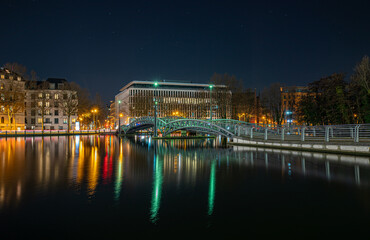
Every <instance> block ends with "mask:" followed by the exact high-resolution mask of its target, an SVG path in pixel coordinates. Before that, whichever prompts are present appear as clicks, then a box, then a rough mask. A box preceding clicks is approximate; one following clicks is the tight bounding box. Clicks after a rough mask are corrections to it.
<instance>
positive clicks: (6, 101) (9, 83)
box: [0, 80, 25, 130]
mask: <svg viewBox="0 0 370 240" xmlns="http://www.w3.org/2000/svg"><path fill="white" fill-rule="evenodd" d="M23 84H24V83H23V82H18V81H15V80H6V84H5V86H4V88H3V89H2V90H0V104H1V106H3V110H4V112H5V113H6V114H7V115H8V120H9V123H11V122H12V121H13V124H14V130H15V129H16V118H15V115H16V114H17V113H20V112H22V111H24V99H25V93H24V85H23Z"/></svg>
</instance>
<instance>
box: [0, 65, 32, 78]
mask: <svg viewBox="0 0 370 240" xmlns="http://www.w3.org/2000/svg"><path fill="white" fill-rule="evenodd" d="M4 68H7V69H9V70H10V71H12V72H15V73H17V74H19V75H21V76H22V77H23V78H25V79H28V75H27V68H26V67H25V66H23V65H22V64H20V63H16V62H14V63H9V62H8V63H5V64H4Z"/></svg>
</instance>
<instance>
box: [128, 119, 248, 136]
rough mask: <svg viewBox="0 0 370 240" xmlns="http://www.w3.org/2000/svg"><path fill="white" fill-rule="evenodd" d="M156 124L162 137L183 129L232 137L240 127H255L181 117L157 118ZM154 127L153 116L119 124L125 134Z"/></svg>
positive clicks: (225, 121) (226, 120)
mask: <svg viewBox="0 0 370 240" xmlns="http://www.w3.org/2000/svg"><path fill="white" fill-rule="evenodd" d="M156 126H157V129H156V130H157V132H159V133H161V134H162V136H163V137H164V136H167V135H169V134H171V133H172V132H176V131H180V130H184V131H192V132H199V133H206V134H211V135H222V136H225V137H228V138H233V137H234V136H235V135H239V131H240V129H241V128H246V127H249V128H250V127H255V124H252V123H247V122H242V121H237V120H232V119H214V120H201V119H189V118H182V117H164V118H157V124H156ZM154 127H155V118H154V117H141V118H137V119H135V120H134V121H132V122H131V123H130V124H128V125H125V126H121V131H123V132H124V133H125V134H132V133H136V132H138V131H140V130H144V129H149V128H151V129H153V128H154Z"/></svg>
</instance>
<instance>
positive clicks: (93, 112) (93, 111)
mask: <svg viewBox="0 0 370 240" xmlns="http://www.w3.org/2000/svg"><path fill="white" fill-rule="evenodd" d="M91 112H92V114H93V124H94V128H95V130H96V119H95V114H96V113H97V112H98V110H97V109H93V110H91Z"/></svg>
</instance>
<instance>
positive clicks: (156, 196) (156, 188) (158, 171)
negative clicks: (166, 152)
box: [150, 155, 163, 223]
mask: <svg viewBox="0 0 370 240" xmlns="http://www.w3.org/2000/svg"><path fill="white" fill-rule="evenodd" d="M153 163H154V173H153V192H152V201H151V208H150V220H151V221H152V223H155V222H157V220H158V212H159V207H160V203H161V194H162V183H163V161H161V160H159V159H158V155H154V162H153Z"/></svg>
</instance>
